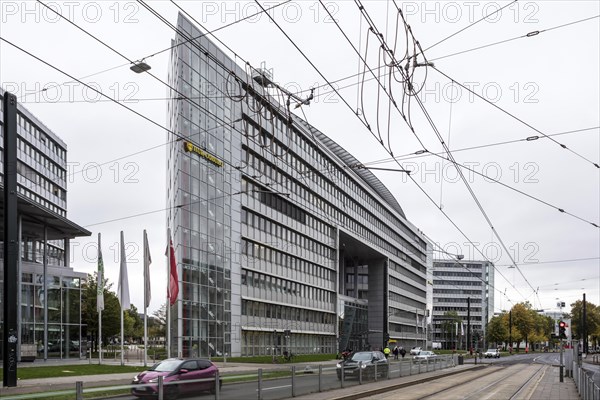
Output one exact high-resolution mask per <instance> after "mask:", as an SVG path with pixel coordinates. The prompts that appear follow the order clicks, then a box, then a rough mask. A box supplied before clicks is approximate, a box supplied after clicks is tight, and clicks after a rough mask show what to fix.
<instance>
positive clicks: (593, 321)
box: [569, 300, 600, 344]
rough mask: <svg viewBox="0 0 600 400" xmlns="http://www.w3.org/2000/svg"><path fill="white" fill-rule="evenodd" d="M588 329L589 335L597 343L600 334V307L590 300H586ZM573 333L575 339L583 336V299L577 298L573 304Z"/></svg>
mask: <svg viewBox="0 0 600 400" xmlns="http://www.w3.org/2000/svg"><path fill="white" fill-rule="evenodd" d="M585 309H586V330H587V334H588V336H591V337H592V340H593V341H594V342H595V344H597V342H598V337H599V336H600V307H598V306H596V305H595V304H593V303H590V302H589V301H586V305H585ZM569 317H570V318H571V334H572V335H573V338H574V339H582V338H583V329H582V325H581V322H582V321H583V301H581V300H577V301H576V302H575V303H572V304H571V313H570V314H569Z"/></svg>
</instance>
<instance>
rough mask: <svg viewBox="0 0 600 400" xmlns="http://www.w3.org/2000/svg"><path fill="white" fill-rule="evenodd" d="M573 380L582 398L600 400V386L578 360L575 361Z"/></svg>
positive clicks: (584, 399) (583, 399)
mask: <svg viewBox="0 0 600 400" xmlns="http://www.w3.org/2000/svg"><path fill="white" fill-rule="evenodd" d="M573 380H574V381H575V386H577V391H578V392H579V395H580V396H581V398H582V400H600V387H598V385H596V383H595V382H594V380H593V379H592V378H591V377H590V376H589V375H588V374H587V372H586V371H585V369H583V368H581V366H579V365H578V364H577V363H576V362H573Z"/></svg>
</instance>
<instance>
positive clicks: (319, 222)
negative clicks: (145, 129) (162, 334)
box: [167, 15, 427, 356]
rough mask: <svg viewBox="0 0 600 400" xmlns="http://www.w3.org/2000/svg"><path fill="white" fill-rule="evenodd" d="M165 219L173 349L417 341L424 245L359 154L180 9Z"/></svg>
mask: <svg viewBox="0 0 600 400" xmlns="http://www.w3.org/2000/svg"><path fill="white" fill-rule="evenodd" d="M177 26H178V34H177V35H176V37H175V39H174V41H173V44H174V45H177V46H175V47H174V48H173V50H172V54H171V68H170V74H169V82H170V85H171V86H172V87H173V88H175V89H176V90H172V92H171V93H170V98H171V99H172V100H171V101H170V103H169V106H168V116H169V124H170V125H169V126H170V129H171V130H172V131H174V132H176V133H177V135H178V136H179V139H177V140H172V141H171V145H170V147H169V149H168V151H167V170H168V173H167V180H168V181H167V185H168V190H167V204H168V206H169V212H168V217H167V219H168V221H167V222H168V226H169V227H170V228H171V231H172V232H173V242H174V245H175V252H176V258H177V262H178V274H179V280H180V282H179V284H180V286H179V288H180V290H179V297H178V299H177V302H176V303H175V304H174V305H173V306H171V307H170V327H171V329H170V332H169V338H170V346H171V347H170V349H171V352H172V353H173V354H180V355H183V356H189V355H199V356H220V355H234V356H235V355H278V354H282V353H283V352H285V351H289V352H292V353H336V352H338V351H339V350H341V349H346V348H351V349H353V350H358V349H363V348H377V347H382V346H384V345H385V344H387V343H388V341H389V342H391V343H392V344H393V343H395V344H397V345H403V346H408V347H410V346H414V345H415V344H416V343H418V344H420V345H424V340H425V336H424V327H423V326H422V324H421V323H420V321H421V320H422V317H423V316H424V315H425V313H426V311H425V309H426V259H427V244H426V241H425V240H424V237H423V235H422V234H421V233H420V231H419V230H418V229H417V228H416V227H415V226H413V225H412V224H411V223H410V222H408V220H407V219H406V216H405V215H404V212H403V211H402V208H401V207H400V205H399V204H398V202H397V201H396V199H395V198H394V196H393V195H392V194H391V193H390V192H389V191H388V189H387V188H386V187H385V186H384V185H383V184H382V183H381V182H380V181H379V180H378V179H377V178H376V177H375V176H374V175H373V174H372V173H371V172H370V171H369V170H367V169H364V168H360V164H359V162H358V160H356V159H355V158H354V157H353V156H352V155H350V154H349V153H348V152H346V151H345V150H344V149H343V148H342V147H341V146H340V145H339V144H337V143H335V142H334V141H333V140H331V139H330V138H328V137H327V136H326V135H325V134H323V133H322V132H320V131H318V130H317V129H316V128H314V127H313V126H311V125H310V124H308V123H307V122H305V121H303V120H302V119H300V118H298V117H297V116H296V115H293V114H291V113H290V112H289V106H286V100H287V98H286V97H285V96H284V93H283V92H282V91H281V90H280V89H278V88H277V87H276V86H274V85H271V84H270V82H269V80H268V75H267V74H265V71H256V70H253V69H251V68H250V67H248V66H245V67H241V66H239V65H237V63H236V62H235V61H234V60H232V59H231V58H230V57H228V56H227V55H226V54H225V53H224V52H223V51H221V50H220V49H219V47H217V46H216V45H215V44H214V43H213V42H211V41H210V40H209V39H208V38H207V37H206V36H203V34H202V32H200V31H199V30H198V29H197V28H196V27H194V26H193V25H192V24H191V23H190V21H188V20H187V19H186V18H185V17H183V16H182V15H179V20H178V25H177Z"/></svg>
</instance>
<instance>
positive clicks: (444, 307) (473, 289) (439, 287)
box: [432, 260, 494, 349]
mask: <svg viewBox="0 0 600 400" xmlns="http://www.w3.org/2000/svg"><path fill="white" fill-rule="evenodd" d="M432 275H433V313H432V340H433V341H434V342H441V343H442V348H443V349H469V347H470V346H468V345H467V336H468V334H467V330H468V327H469V322H470V328H471V345H472V346H473V347H474V348H481V347H482V346H484V344H485V343H484V338H485V333H486V328H487V323H488V321H489V320H490V319H491V318H492V317H493V316H494V289H493V288H494V265H493V264H492V263H491V262H489V261H469V260H460V261H452V260H434V262H433V271H432ZM469 308H470V310H469ZM473 344H474V345H473Z"/></svg>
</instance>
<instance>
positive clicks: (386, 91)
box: [319, 0, 425, 156]
mask: <svg viewBox="0 0 600 400" xmlns="http://www.w3.org/2000/svg"><path fill="white" fill-rule="evenodd" d="M319 3H320V4H321V6H322V7H323V9H325V11H326V12H327V14H328V15H329V18H330V19H331V20H332V21H333V22H334V23H335V25H336V26H337V28H338V29H339V31H340V32H341V33H342V35H343V36H344V38H345V39H346V41H347V42H348V43H349V44H350V46H351V47H352V49H353V50H354V52H355V53H356V54H357V55H358V57H359V59H360V61H362V63H363V65H364V66H365V68H368V69H369V72H370V73H371V75H373V79H375V80H376V81H377V83H378V85H379V88H382V89H383V91H384V93H385V94H386V95H387V96H388V98H389V101H390V104H393V105H394V108H395V109H396V110H397V111H398V112H399V113H400V116H402V118H403V119H404V121H405V122H407V124H408V121H407V119H406V116H405V115H404V113H403V112H402V111H401V110H400V109H399V108H398V105H397V103H396V100H395V99H394V98H393V96H392V94H391V89H392V88H391V86H390V87H388V89H386V87H385V85H383V84H382V83H381V80H380V77H378V76H376V75H375V72H373V69H372V68H371V67H370V66H369V64H368V63H367V60H366V59H365V58H363V57H362V55H361V53H360V51H359V50H358V49H357V48H356V47H355V46H354V43H352V41H351V40H350V38H349V37H348V35H347V34H346V32H344V30H343V29H342V27H341V26H340V24H339V23H338V22H337V20H336V19H335V18H334V17H333V15H331V12H330V11H329V9H328V8H327V6H326V5H325V4H324V3H323V1H322V0H319ZM367 35H368V33H367ZM367 40H368V36H367ZM367 43H368V42H367ZM407 51H408V48H407ZM366 55H367V54H365V57H366ZM406 56H407V54H406V55H405V57H404V58H402V59H401V60H399V61H397V62H398V63H400V62H402V61H404V60H405V59H406ZM379 58H380V57H379ZM386 67H387V65H386ZM381 68H383V67H378V68H377V71H379V70H380V69H381ZM363 79H364V78H363ZM363 83H364V80H363ZM388 90H389V92H388ZM377 102H379V94H378V96H377ZM363 112H364V110H363ZM388 118H389V113H388ZM377 122H378V123H379V115H377ZM388 122H389V121H388ZM408 125H409V128H410V129H411V131H412V132H413V134H414V135H415V137H416V138H417V140H418V141H419V143H420V144H421V147H422V148H423V149H425V145H424V144H423V142H422V141H421V139H420V138H419V137H418V136H417V135H416V134H415V131H414V129H413V128H412V124H408ZM379 141H380V143H381V145H382V146H383V147H384V149H386V147H385V145H384V144H383V141H382V140H381V137H380V138H379ZM388 144H389V129H388ZM386 151H387V152H388V153H391V154H392V156H393V151H392V148H391V147H389V150H388V149H386Z"/></svg>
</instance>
